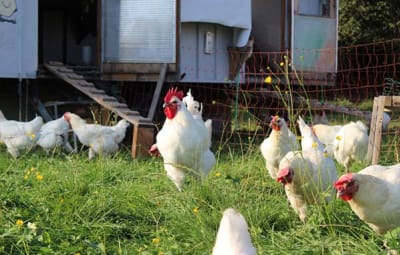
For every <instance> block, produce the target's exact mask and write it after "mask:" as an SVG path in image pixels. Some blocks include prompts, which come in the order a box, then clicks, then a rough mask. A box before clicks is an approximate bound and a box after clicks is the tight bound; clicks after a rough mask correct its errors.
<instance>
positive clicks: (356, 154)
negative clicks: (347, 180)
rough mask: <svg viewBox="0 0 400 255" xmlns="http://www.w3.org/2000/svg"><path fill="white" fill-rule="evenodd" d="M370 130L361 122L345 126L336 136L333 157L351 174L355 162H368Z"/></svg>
mask: <svg viewBox="0 0 400 255" xmlns="http://www.w3.org/2000/svg"><path fill="white" fill-rule="evenodd" d="M368 139H369V136H368V128H367V126H365V125H364V123H362V122H361V121H357V122H350V123H348V124H346V125H344V126H343V127H342V128H341V129H340V130H339V132H338V133H337V134H336V139H335V140H334V142H333V155H334V156H335V159H336V160H337V162H338V163H339V164H341V165H343V166H344V167H345V169H346V172H349V170H350V169H349V168H350V166H351V164H352V163H353V162H355V161H357V162H363V161H365V160H366V155H367V151H368Z"/></svg>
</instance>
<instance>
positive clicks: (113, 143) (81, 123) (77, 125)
mask: <svg viewBox="0 0 400 255" xmlns="http://www.w3.org/2000/svg"><path fill="white" fill-rule="evenodd" d="M64 119H65V120H66V121H68V123H69V124H70V125H71V128H72V130H73V131H74V133H75V134H76V136H77V137H78V139H79V141H80V142H81V143H82V144H83V145H85V146H88V147H89V159H93V158H94V157H95V156H96V154H99V155H109V154H113V153H115V152H116V151H117V150H118V148H119V143H120V142H121V141H122V140H123V139H124V137H125V132H126V129H127V127H128V126H129V123H128V122H127V121H126V120H124V119H122V120H120V121H119V122H118V123H117V124H116V125H115V126H103V125H98V124H87V123H86V121H85V120H84V119H82V118H81V117H79V116H78V115H76V114H74V113H70V112H66V113H64Z"/></svg>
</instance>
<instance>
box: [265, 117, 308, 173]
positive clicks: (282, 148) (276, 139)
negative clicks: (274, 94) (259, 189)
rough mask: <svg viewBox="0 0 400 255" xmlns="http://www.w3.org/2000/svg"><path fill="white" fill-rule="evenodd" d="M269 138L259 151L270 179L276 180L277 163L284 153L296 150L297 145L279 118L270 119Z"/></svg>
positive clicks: (283, 121) (282, 120) (284, 123)
mask: <svg viewBox="0 0 400 255" xmlns="http://www.w3.org/2000/svg"><path fill="white" fill-rule="evenodd" d="M270 127H271V128H272V131H271V133H270V134H269V136H268V137H267V138H266V139H265V140H264V141H263V142H262V143H261V146H260V150H261V153H262V155H263V157H264V159H265V164H266V168H267V170H268V172H269V175H270V176H271V177H272V179H276V177H277V176H278V171H279V168H278V167H279V162H280V160H281V159H282V158H283V156H285V154H286V153H288V152H289V151H292V150H298V149H299V148H300V147H299V144H298V143H297V139H296V136H295V134H293V133H292V131H290V130H289V128H288V126H287V124H286V122H285V120H284V119H283V118H280V117H279V116H274V117H272V120H271V123H270Z"/></svg>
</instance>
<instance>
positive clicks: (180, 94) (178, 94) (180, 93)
mask: <svg viewBox="0 0 400 255" xmlns="http://www.w3.org/2000/svg"><path fill="white" fill-rule="evenodd" d="M173 96H176V97H177V98H179V100H182V99H183V91H182V90H179V91H178V88H177V87H175V88H170V89H169V90H168V92H167V94H166V95H165V97H164V102H166V103H168V102H169V101H170V100H171V98H172V97H173Z"/></svg>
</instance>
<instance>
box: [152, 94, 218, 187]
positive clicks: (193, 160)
mask: <svg viewBox="0 0 400 255" xmlns="http://www.w3.org/2000/svg"><path fill="white" fill-rule="evenodd" d="M182 100H183V92H182V91H178V89H177V88H171V89H169V90H168V92H167V94H166V95H165V97H164V106H163V107H164V114H165V116H166V120H165V122H164V125H163V127H162V128H161V130H160V131H159V132H158V134H157V136H156V144H154V145H153V146H152V148H151V149H150V152H151V153H153V154H154V153H156V152H157V151H158V152H159V153H160V154H161V157H162V158H163V161H164V168H165V171H166V172H167V176H168V177H169V178H170V179H171V180H172V181H173V182H174V184H175V185H176V187H177V188H178V190H179V191H181V190H182V186H183V183H184V180H185V175H186V174H187V173H194V174H195V175H196V176H198V177H205V176H207V175H208V173H209V172H210V170H211V168H212V167H213V166H214V165H215V163H216V159H215V156H214V153H212V151H211V150H210V146H211V139H210V132H209V129H208V128H207V127H206V125H205V123H204V122H203V121H198V120H196V119H195V118H194V117H193V115H192V114H191V113H190V112H189V111H188V109H187V108H186V106H185V104H184V103H183V102H182Z"/></svg>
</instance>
